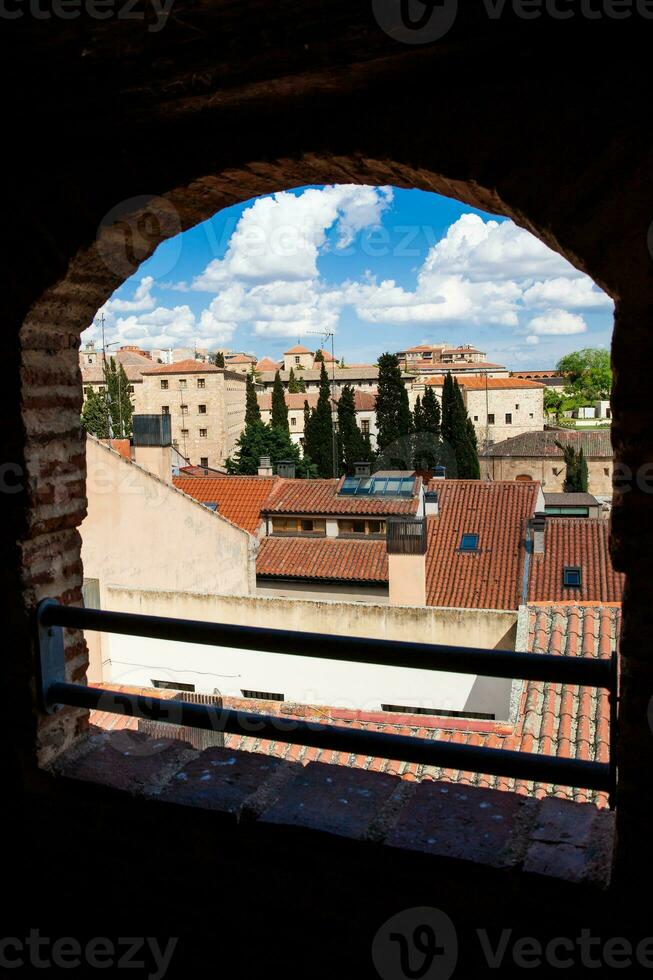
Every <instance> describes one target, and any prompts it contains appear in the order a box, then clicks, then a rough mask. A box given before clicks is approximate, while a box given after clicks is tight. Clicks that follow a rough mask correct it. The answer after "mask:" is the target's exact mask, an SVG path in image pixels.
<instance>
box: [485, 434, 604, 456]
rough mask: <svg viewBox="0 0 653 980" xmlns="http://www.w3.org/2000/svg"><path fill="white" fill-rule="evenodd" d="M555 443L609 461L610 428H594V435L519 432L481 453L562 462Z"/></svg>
mask: <svg viewBox="0 0 653 980" xmlns="http://www.w3.org/2000/svg"><path fill="white" fill-rule="evenodd" d="M556 442H560V443H562V445H563V446H566V445H569V444H571V445H573V446H574V447H575V448H576V449H577V450H579V449H580V448H581V447H582V449H583V452H584V454H585V456H587V457H588V459H589V458H592V457H598V458H603V459H605V458H611V457H612V455H613V451H612V444H611V442H610V430H609V429H596V430H595V431H594V432H588V431H582V430H577V431H573V432H572V431H563V430H560V431H557V430H545V431H541V432H522V434H521V435H519V436H512V438H511V439H504V440H503V441H502V442H495V443H494V445H493V446H490V448H489V449H486V450H485V451H484V452H481V455H482V456H532V457H534V458H539V457H541V456H546V457H551V458H559V459H562V450H560V449H558V447H557V446H556Z"/></svg>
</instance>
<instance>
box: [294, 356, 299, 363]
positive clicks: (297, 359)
mask: <svg viewBox="0 0 653 980" xmlns="http://www.w3.org/2000/svg"><path fill="white" fill-rule="evenodd" d="M295 364H299V357H298V356H297V355H295Z"/></svg>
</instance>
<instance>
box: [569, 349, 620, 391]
mask: <svg viewBox="0 0 653 980" xmlns="http://www.w3.org/2000/svg"><path fill="white" fill-rule="evenodd" d="M556 368H557V370H558V371H559V372H560V373H561V374H564V375H566V377H567V378H568V382H569V384H568V385H567V388H566V390H565V391H566V393H567V394H569V395H580V396H582V397H583V398H585V399H587V400H588V401H596V400H598V399H601V398H609V397H610V392H611V390H612V369H611V367H610V354H609V352H608V351H607V350H601V349H600V348H597V347H585V348H584V349H583V350H579V351H573V352H572V353H571V354H567V355H565V357H563V358H561V359H560V360H559V361H558V363H557V365H556Z"/></svg>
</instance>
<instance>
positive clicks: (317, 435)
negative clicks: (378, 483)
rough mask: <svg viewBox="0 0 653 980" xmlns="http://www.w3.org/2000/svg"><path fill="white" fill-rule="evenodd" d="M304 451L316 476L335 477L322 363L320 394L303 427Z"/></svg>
mask: <svg viewBox="0 0 653 980" xmlns="http://www.w3.org/2000/svg"><path fill="white" fill-rule="evenodd" d="M306 404H307V403H305V406H306ZM304 410H305V409H304ZM304 451H305V453H306V455H307V456H308V458H309V459H310V460H311V462H312V463H314V464H315V467H316V470H317V475H318V476H320V477H330V476H334V475H335V474H334V472H333V415H332V403H331V390H330V387H329V376H328V374H327V372H326V367H325V365H324V361H322V364H321V367H320V394H319V396H318V399H317V407H316V408H314V409H313V411H312V412H311V416H310V419H308V422H307V423H306V422H305V425H304Z"/></svg>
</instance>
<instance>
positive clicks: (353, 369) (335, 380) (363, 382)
mask: <svg viewBox="0 0 653 980" xmlns="http://www.w3.org/2000/svg"><path fill="white" fill-rule="evenodd" d="M326 369H327V374H328V376H329V384H332V385H333V387H334V389H335V392H336V394H338V395H339V394H340V393H341V392H342V389H343V388H344V386H345V385H350V386H351V387H352V388H354V389H355V390H358V391H369V392H372V393H373V394H376V392H377V391H378V387H379V369H378V367H374V365H372V364H348V365H347V367H344V368H343V367H340V366H339V365H334V364H332V363H330V364H328V365H326ZM277 370H278V368H275V369H274V370H269V371H261V372H260V376H259V379H258V380H259V382H260V383H261V384H262V385H263V388H264V389H265V390H269V389H271V388H272V387H273V385H274V378H275V374H276V371H277ZM293 374H294V376H295V378H297V379H298V380H302V381H303V382H304V384H305V386H306V390H307V391H308V392H310V391H319V388H320V377H321V365H318V367H317V368H314V367H312V368H306V369H302V368H293ZM279 376H280V378H281V380H282V382H283V385H284V387H285V388H287V387H288V381H289V380H290V371H289V370H283V371H279ZM403 377H404V381H405V383H406V384H407V385H410V384H411V383H412V381H413V380H414V376H413V375H404V376H403Z"/></svg>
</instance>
